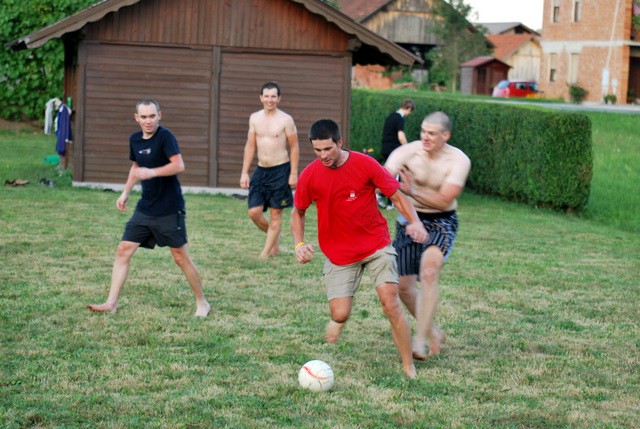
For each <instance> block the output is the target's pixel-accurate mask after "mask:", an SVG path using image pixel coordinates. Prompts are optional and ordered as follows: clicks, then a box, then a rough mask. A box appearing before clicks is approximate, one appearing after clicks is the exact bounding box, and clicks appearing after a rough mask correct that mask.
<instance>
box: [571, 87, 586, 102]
mask: <svg viewBox="0 0 640 429" xmlns="http://www.w3.org/2000/svg"><path fill="white" fill-rule="evenodd" d="M588 93H589V91H587V90H586V89H584V88H583V87H581V86H580V85H578V84H577V83H575V84H572V85H569V97H570V98H571V102H572V103H575V104H581V103H582V100H584V98H585V97H586V96H587V94H588Z"/></svg>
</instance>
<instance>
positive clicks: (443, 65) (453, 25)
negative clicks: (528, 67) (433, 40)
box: [427, 0, 490, 92]
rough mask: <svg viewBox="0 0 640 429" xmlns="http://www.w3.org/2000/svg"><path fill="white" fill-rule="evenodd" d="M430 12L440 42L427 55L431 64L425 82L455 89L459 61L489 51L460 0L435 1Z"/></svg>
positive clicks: (483, 38) (458, 77)
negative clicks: (470, 21) (431, 12)
mask: <svg viewBox="0 0 640 429" xmlns="http://www.w3.org/2000/svg"><path fill="white" fill-rule="evenodd" d="M433 13H434V16H435V17H437V18H436V19H434V24H433V27H432V29H433V32H434V33H435V34H436V36H438V39H439V40H440V42H441V44H440V45H439V46H438V47H436V48H435V49H432V50H431V51H430V52H429V53H428V54H427V61H428V62H429V63H430V64H431V68H430V69H429V81H430V82H431V83H435V84H438V85H444V86H446V87H447V88H449V90H451V91H453V92H456V91H457V88H458V86H459V82H460V64H462V63H464V62H465V61H468V60H470V59H472V58H475V57H477V56H481V55H487V54H489V52H490V50H489V47H488V46H487V41H486V39H485V37H484V34H483V32H482V31H481V30H479V29H476V28H475V27H473V26H472V25H471V24H470V23H469V20H468V19H469V17H470V15H471V6H468V5H466V4H465V3H464V1H463V0H447V1H445V0H435V1H434V2H433ZM438 18H439V19H438Z"/></svg>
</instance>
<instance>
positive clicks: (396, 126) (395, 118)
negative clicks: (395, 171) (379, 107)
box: [382, 112, 404, 159]
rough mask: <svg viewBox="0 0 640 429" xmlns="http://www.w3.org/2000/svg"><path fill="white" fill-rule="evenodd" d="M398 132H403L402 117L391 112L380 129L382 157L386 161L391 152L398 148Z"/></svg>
mask: <svg viewBox="0 0 640 429" xmlns="http://www.w3.org/2000/svg"><path fill="white" fill-rule="evenodd" d="M398 131H404V116H402V115H401V114H400V113H398V112H393V113H392V114H390V115H389V116H387V119H386V120H385V121H384V127H383V128H382V156H383V157H384V158H385V159H386V158H387V157H388V156H389V154H390V153H391V152H393V151H394V150H395V149H396V148H398V147H400V140H398Z"/></svg>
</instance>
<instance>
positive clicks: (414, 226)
mask: <svg viewBox="0 0 640 429" xmlns="http://www.w3.org/2000/svg"><path fill="white" fill-rule="evenodd" d="M405 231H406V233H407V235H408V236H409V237H411V238H412V239H413V241H414V242H416V243H424V242H426V241H427V238H429V234H427V230H426V229H424V225H423V224H422V222H413V223H410V224H408V225H407V226H406V227H405Z"/></svg>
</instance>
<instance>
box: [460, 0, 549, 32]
mask: <svg viewBox="0 0 640 429" xmlns="http://www.w3.org/2000/svg"><path fill="white" fill-rule="evenodd" d="M464 3H465V4H467V5H469V6H471V7H472V8H473V12H478V17H477V18H476V17H475V16H473V12H472V15H471V16H470V18H471V19H470V21H472V22H521V23H523V24H524V25H526V26H527V27H529V28H531V29H533V30H540V29H541V28H542V9H543V6H544V0H464Z"/></svg>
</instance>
